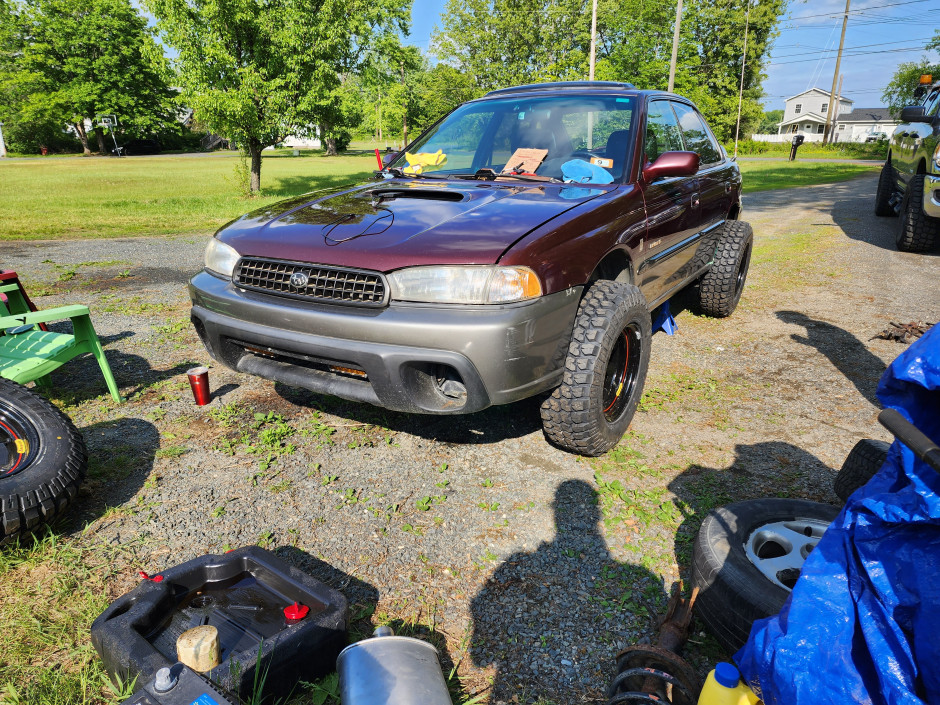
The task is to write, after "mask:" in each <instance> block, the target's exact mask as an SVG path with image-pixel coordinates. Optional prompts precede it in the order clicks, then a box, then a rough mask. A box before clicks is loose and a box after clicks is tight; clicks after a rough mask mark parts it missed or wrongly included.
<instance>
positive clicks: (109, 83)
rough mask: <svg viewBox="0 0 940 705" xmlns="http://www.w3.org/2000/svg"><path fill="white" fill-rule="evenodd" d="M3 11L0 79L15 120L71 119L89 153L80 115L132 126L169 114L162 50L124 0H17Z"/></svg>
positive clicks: (152, 123) (151, 124)
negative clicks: (108, 116)
mask: <svg viewBox="0 0 940 705" xmlns="http://www.w3.org/2000/svg"><path fill="white" fill-rule="evenodd" d="M4 14H5V15H6V16H5V17H4V18H3V19H4V22H3V23H2V24H4V25H6V30H5V31H4V32H3V36H4V37H5V38H4V39H0V44H5V45H6V47H7V49H8V51H7V52H5V57H6V58H5V59H0V62H2V65H0V81H2V84H3V88H4V93H7V94H8V95H13V96H15V98H13V99H12V100H9V99H8V100H9V102H8V103H7V105H8V109H11V112H13V113H14V115H13V118H14V121H15V122H17V123H18V124H19V125H20V126H21V127H23V126H26V125H29V126H30V129H31V128H33V127H40V128H42V127H48V126H49V125H56V124H57V125H62V126H64V125H65V124H66V123H68V124H71V125H72V126H73V128H74V130H75V132H76V134H77V135H78V137H79V139H80V140H81V142H82V147H83V149H84V151H85V153H86V154H89V153H90V151H91V150H90V148H89V145H88V134H87V132H86V127H85V121H86V120H88V121H93V120H94V118H95V116H97V115H102V114H114V115H117V116H118V119H119V121H120V122H121V124H122V125H124V126H126V127H128V128H131V129H134V130H137V131H147V130H155V129H157V128H158V127H160V126H162V125H163V124H164V123H166V122H167V121H172V120H174V119H175V107H174V104H173V95H172V93H171V91H170V90H169V89H168V87H167V81H166V78H167V76H168V66H167V64H166V61H165V59H164V58H163V52H162V51H161V49H160V48H159V47H158V46H157V44H156V42H155V41H154V40H153V37H152V33H151V31H150V30H149V29H148V27H147V22H146V20H144V18H143V17H141V16H140V15H139V14H138V13H137V11H136V10H135V9H134V7H133V6H132V5H131V3H130V0H25V2H22V3H14V2H8V3H6V9H5V10H4ZM11 47H14V50H13V51H9V49H10V48H11ZM0 51H2V50H0ZM95 131H96V134H97V138H98V147H99V150H101V151H106V147H105V142H104V134H103V133H102V132H101V130H100V129H96V130H95Z"/></svg>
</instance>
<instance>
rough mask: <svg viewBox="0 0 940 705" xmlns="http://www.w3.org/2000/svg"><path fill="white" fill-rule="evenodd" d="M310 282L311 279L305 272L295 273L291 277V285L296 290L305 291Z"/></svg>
mask: <svg viewBox="0 0 940 705" xmlns="http://www.w3.org/2000/svg"><path fill="white" fill-rule="evenodd" d="M309 281H310V277H308V276H307V275H306V273H304V272H294V273H293V274H291V275H290V285H291V286H292V287H294V288H295V289H305V288H306V287H307V282H309Z"/></svg>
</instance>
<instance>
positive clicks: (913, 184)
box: [897, 174, 940, 252]
mask: <svg viewBox="0 0 940 705" xmlns="http://www.w3.org/2000/svg"><path fill="white" fill-rule="evenodd" d="M923 192H924V175H923V174H917V175H916V176H913V177H911V180H910V181H909V182H908V184H907V191H905V192H904V198H903V199H902V200H901V213H900V215H901V217H900V219H899V220H898V237H897V245H898V249H899V250H900V251H901V252H928V251H930V250H932V249H933V248H934V246H935V245H936V244H937V243H938V242H940V237H938V233H940V219H937V218H931V217H930V216H928V215H927V214H926V213H924V207H923V204H922V203H921V194H923Z"/></svg>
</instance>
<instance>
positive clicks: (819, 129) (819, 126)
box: [816, 123, 826, 135]
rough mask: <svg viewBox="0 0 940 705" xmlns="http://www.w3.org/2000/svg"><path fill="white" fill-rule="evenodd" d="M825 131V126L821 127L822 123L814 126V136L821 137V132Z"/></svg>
mask: <svg viewBox="0 0 940 705" xmlns="http://www.w3.org/2000/svg"><path fill="white" fill-rule="evenodd" d="M825 131H826V126H825V125H823V124H822V123H820V124H818V125H816V134H817V135H821V134H823V132H825Z"/></svg>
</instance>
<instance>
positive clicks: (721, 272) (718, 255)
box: [698, 220, 754, 318]
mask: <svg viewBox="0 0 940 705" xmlns="http://www.w3.org/2000/svg"><path fill="white" fill-rule="evenodd" d="M722 229H723V231H724V232H722V234H721V235H720V236H719V238H718V244H717V246H716V247H715V258H714V261H713V262H712V267H711V269H709V270H708V271H707V272H706V273H705V274H704V275H703V276H702V278H701V280H700V281H699V283H698V294H699V298H698V309H699V311H700V313H703V314H705V315H706V316H712V317H714V318H726V317H728V316H730V315H731V314H732V313H734V309H735V308H737V306H738V301H740V300H741V293H742V292H743V291H744V282H745V280H746V279H747V270H748V266H749V265H750V263H751V247H752V245H753V243H754V233H753V231H752V230H751V226H750V224H749V223H745V222H744V221H741V220H731V221H727V222H726V223H725V224H724V225H723V226H722Z"/></svg>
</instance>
